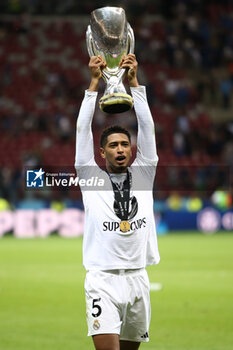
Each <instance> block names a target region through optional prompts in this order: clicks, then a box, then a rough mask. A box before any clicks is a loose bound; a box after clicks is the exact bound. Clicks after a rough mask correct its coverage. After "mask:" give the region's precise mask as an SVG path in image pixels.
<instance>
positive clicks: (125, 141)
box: [109, 140, 130, 146]
mask: <svg viewBox="0 0 233 350" xmlns="http://www.w3.org/2000/svg"><path fill="white" fill-rule="evenodd" d="M118 143H121V144H123V143H124V144H129V143H130V142H129V141H128V140H122V141H111V142H109V146H111V145H117V144H118Z"/></svg>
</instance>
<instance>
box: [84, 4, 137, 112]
mask: <svg viewBox="0 0 233 350" xmlns="http://www.w3.org/2000/svg"><path fill="white" fill-rule="evenodd" d="M86 41H87V49H88V53H89V56H90V57H91V56H98V55H101V56H102V57H103V58H104V59H105V61H106V64H107V66H106V68H104V69H103V72H102V76H103V79H104V80H105V82H106V89H105V91H104V95H103V97H102V98H101V99H100V102H99V104H100V109H101V110H102V111H103V112H106V113H122V112H126V111H128V110H129V109H131V108H132V107H133V98H132V96H130V95H128V94H127V92H126V90H125V87H124V85H123V83H122V80H123V77H124V74H125V69H122V68H119V63H120V61H121V58H122V56H123V55H128V54H129V53H133V52H134V33H133V29H132V28H131V26H130V25H129V23H128V22H127V20H126V16H125V11H124V10H123V9H122V8H120V7H102V8H100V9H97V10H95V11H93V12H92V13H91V20H90V25H89V26H88V27H87V32H86Z"/></svg>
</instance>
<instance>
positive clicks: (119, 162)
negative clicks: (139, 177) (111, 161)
mask: <svg viewBox="0 0 233 350" xmlns="http://www.w3.org/2000/svg"><path fill="white" fill-rule="evenodd" d="M125 159H126V157H125V156H119V157H117V158H116V162H117V163H118V164H122V163H124V161H125Z"/></svg>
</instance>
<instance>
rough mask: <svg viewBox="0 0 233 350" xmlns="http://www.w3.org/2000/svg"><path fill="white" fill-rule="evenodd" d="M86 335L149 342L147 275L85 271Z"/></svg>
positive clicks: (142, 273) (119, 271) (126, 272)
mask: <svg viewBox="0 0 233 350" xmlns="http://www.w3.org/2000/svg"><path fill="white" fill-rule="evenodd" d="M85 293H86V310H87V325H88V335H89V336H92V335H97V334H119V336H120V339H121V340H129V341H135V342H148V341H149V324H150V318H151V306H150V286H149V279H148V275H147V271H146V270H145V269H136V270H109V271H88V272H87V275H86V280H85Z"/></svg>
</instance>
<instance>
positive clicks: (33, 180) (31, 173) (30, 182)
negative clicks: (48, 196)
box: [26, 168, 45, 188]
mask: <svg viewBox="0 0 233 350" xmlns="http://www.w3.org/2000/svg"><path fill="white" fill-rule="evenodd" d="M44 173H45V172H44V171H43V170H42V168H40V170H27V179H26V180H27V181H26V185H27V187H35V188H36V187H43V186H44Z"/></svg>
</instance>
